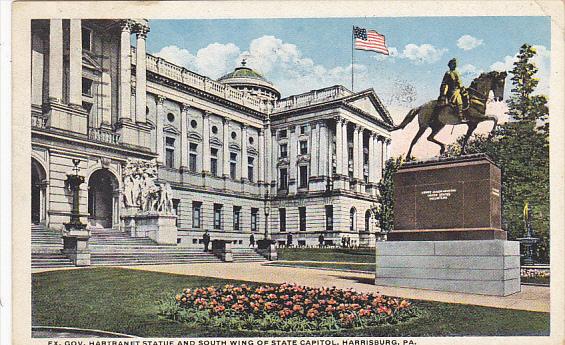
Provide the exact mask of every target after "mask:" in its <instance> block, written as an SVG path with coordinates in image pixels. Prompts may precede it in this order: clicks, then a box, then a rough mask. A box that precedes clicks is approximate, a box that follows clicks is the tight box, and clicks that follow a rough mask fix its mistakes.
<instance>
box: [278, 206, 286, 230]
mask: <svg viewBox="0 0 565 345" xmlns="http://www.w3.org/2000/svg"><path fill="white" fill-rule="evenodd" d="M279 230H280V231H281V232H285V231H286V209H284V208H279Z"/></svg>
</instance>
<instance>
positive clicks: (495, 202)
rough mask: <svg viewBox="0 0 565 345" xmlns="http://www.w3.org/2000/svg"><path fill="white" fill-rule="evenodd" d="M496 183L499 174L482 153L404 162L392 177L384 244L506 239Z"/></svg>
mask: <svg viewBox="0 0 565 345" xmlns="http://www.w3.org/2000/svg"><path fill="white" fill-rule="evenodd" d="M500 183H501V174H500V169H499V168H498V167H497V166H496V165H495V164H494V163H493V162H492V161H491V160H490V159H489V158H488V157H487V156H486V155H482V154H480V155H468V156H462V157H456V158H451V159H438V160H430V161H423V162H411V163H406V164H404V165H402V167H401V168H400V169H399V170H398V172H397V173H396V174H395V176H394V186H395V200H394V230H393V231H391V232H390V233H389V234H388V239H389V240H392V241H413V240H431V241H443V240H492V239H506V232H505V231H503V230H502V226H501V225H502V224H501V196H500V188H501V187H500Z"/></svg>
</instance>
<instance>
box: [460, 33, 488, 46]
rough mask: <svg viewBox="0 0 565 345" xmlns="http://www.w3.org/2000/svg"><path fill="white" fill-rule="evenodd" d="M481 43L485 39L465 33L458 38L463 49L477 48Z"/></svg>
mask: <svg viewBox="0 0 565 345" xmlns="http://www.w3.org/2000/svg"><path fill="white" fill-rule="evenodd" d="M481 44H483V40H480V39H478V38H476V37H473V36H471V35H463V36H461V37H459V39H458V40H457V46H458V47H459V48H461V49H463V50H471V49H474V48H477V47H478V46H480V45H481Z"/></svg>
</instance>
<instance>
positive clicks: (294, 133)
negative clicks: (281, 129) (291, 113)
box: [288, 126, 300, 194]
mask: <svg viewBox="0 0 565 345" xmlns="http://www.w3.org/2000/svg"><path fill="white" fill-rule="evenodd" d="M299 131H300V127H299V126H291V127H290V128H289V132H290V133H289V134H290V135H289V140H288V162H289V164H288V192H289V194H296V191H297V189H298V166H297V165H296V161H297V160H296V158H297V155H298V132H299Z"/></svg>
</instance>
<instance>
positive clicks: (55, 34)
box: [49, 19, 63, 103]
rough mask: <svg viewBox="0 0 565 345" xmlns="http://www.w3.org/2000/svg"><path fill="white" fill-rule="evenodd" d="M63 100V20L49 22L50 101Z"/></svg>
mask: <svg viewBox="0 0 565 345" xmlns="http://www.w3.org/2000/svg"><path fill="white" fill-rule="evenodd" d="M62 99H63V20H62V19H50V20H49V100H50V101H52V102H58V103H60V102H61V101H62Z"/></svg>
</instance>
